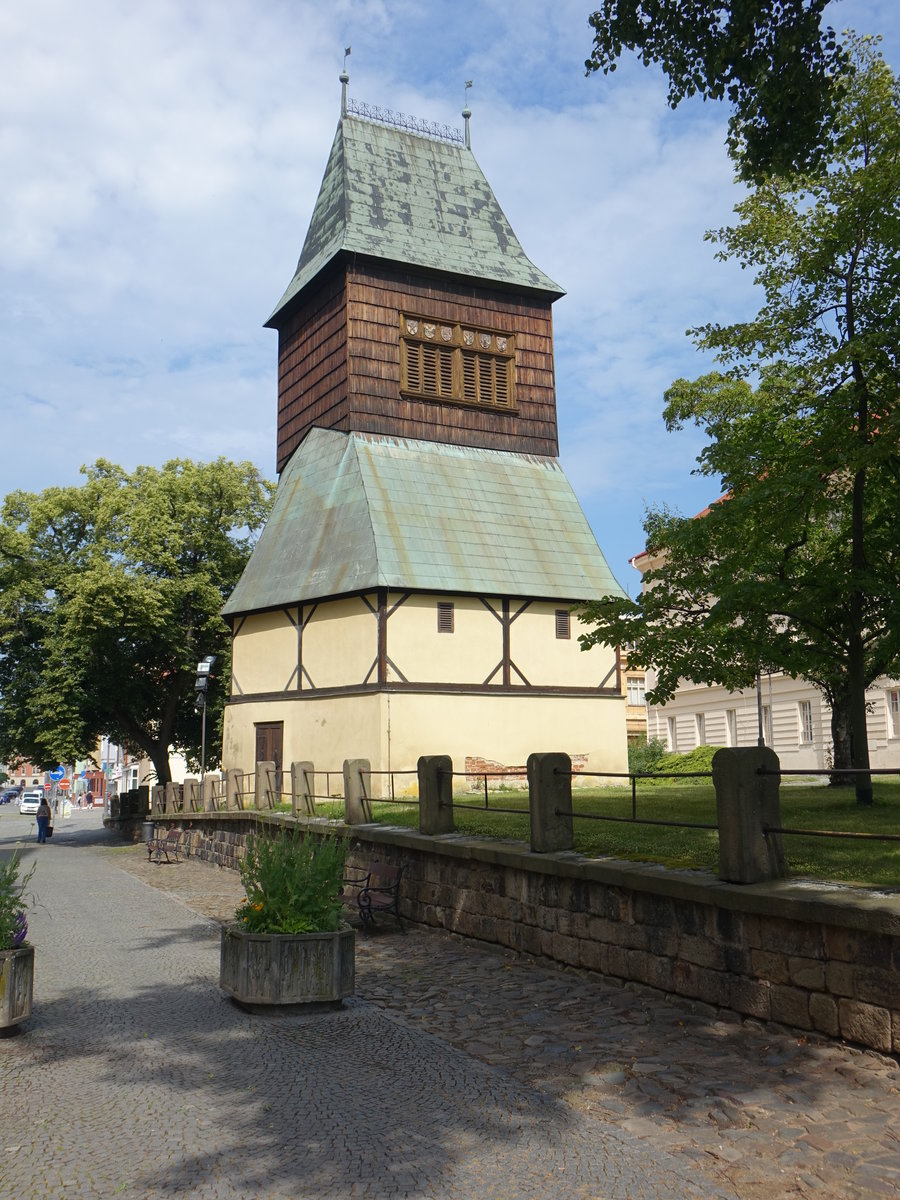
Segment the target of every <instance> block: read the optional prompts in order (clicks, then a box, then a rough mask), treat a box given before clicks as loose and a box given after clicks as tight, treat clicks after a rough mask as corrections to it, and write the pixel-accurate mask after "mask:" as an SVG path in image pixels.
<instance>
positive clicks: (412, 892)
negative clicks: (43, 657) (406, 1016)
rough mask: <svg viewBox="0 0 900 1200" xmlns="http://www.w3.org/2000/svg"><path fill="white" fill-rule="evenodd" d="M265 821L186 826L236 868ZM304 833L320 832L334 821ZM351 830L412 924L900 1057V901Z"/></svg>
mask: <svg viewBox="0 0 900 1200" xmlns="http://www.w3.org/2000/svg"><path fill="white" fill-rule="evenodd" d="M263 819H264V820H265V821H266V823H267V824H276V823H278V824H282V823H283V824H286V825H293V824H294V821H293V820H292V819H291V818H289V817H266V818H263ZM259 820H260V818H259V817H247V816H245V815H243V814H230V813H219V814H210V815H209V816H198V817H195V818H193V819H190V820H185V821H184V822H183V824H184V825H185V826H186V827H187V828H188V829H189V830H190V840H191V844H192V853H194V854H196V856H197V857H199V858H201V859H205V860H207V861H209V862H214V863H217V864H218V865H220V866H223V867H230V868H233V869H234V868H237V866H238V865H239V862H240V859H241V856H242V854H243V846H244V842H245V839H246V836H247V834H248V833H249V832H251V831H252V830H253V829H254V828H256V827H257V826H258V823H259ZM297 823H298V824H300V825H301V826H302V827H304V828H306V829H308V830H310V832H320V831H321V830H322V828H323V826H326V825H328V824H329V823H328V822H324V821H299V822H297ZM334 824H335V826H336V828H337V829H339V830H342V829H343V828H344V827H343V825H342V824H341V823H334ZM351 836H352V849H351V853H350V857H349V860H348V861H349V862H350V863H351V864H352V865H354V866H364V865H365V864H366V863H368V862H373V861H376V860H381V861H385V862H393V863H400V862H405V863H407V864H408V871H407V875H406V877H405V878H406V881H407V882H406V884H405V888H404V890H405V895H404V897H403V901H402V910H403V913H404V916H405V917H408V918H409V919H410V920H411V921H415V922H419V923H421V924H424V925H432V926H437V927H439V928H442V929H447V930H449V931H451V932H453V933H456V934H460V935H462V936H464V937H472V938H477V939H479V940H481V941H484V942H492V943H495V944H498V945H500V946H505V947H509V948H510V949H513V950H516V951H520V952H522V953H524V954H530V955H535V956H541V957H545V958H549V959H553V960H555V961H557V962H560V963H566V964H570V965H572V966H577V967H583V968H586V969H588V970H592V971H599V972H601V973H602V974H604V975H606V976H610V977H612V978H615V979H619V980H623V981H624V980H633V981H636V982H639V983H642V984H646V985H648V986H650V987H653V988H657V989H658V990H659V991H661V992H664V993H667V994H670V995H674V996H677V997H681V998H686V999H689V1000H692V1001H695V1002H697V1003H699V1004H703V1005H708V1006H710V1010H711V1012H714V1011H716V1010H719V1009H725V1010H729V1011H731V1012H735V1013H738V1014H740V1015H742V1016H745V1017H752V1018H756V1019H759V1020H762V1021H773V1022H777V1023H778V1024H780V1025H786V1026H790V1027H792V1028H794V1029H799V1030H809V1031H815V1032H817V1033H820V1034H823V1035H826V1036H828V1037H833V1038H843V1039H846V1040H847V1041H851V1042H856V1043H859V1044H861V1045H863V1046H868V1047H871V1048H872V1049H876V1050H880V1051H884V1052H889V1053H894V1054H897V1053H900V982H898V981H900V896H897V895H885V894H878V893H873V892H869V891H863V890H857V889H853V888H845V887H836V886H835V887H828V886H826V885H812V884H804V883H802V882H798V881H786V880H778V881H774V882H773V881H770V882H765V883H757V884H749V885H740V884H730V883H723V882H721V881H719V880H717V879H715V878H714V877H713V876H712V875H707V874H706V873H704V872H679V871H670V870H666V869H665V868H662V867H654V866H648V865H642V864H637V863H625V862H616V861H612V860H607V859H599V860H598V859H585V858H582V857H581V856H580V855H577V854H573V853H562V854H534V853H532V852H531V851H529V850H528V849H527V848H526V847H525V846H524V845H522V844H520V843H506V842H494V841H487V840H481V839H476V838H467V837H461V836H458V835H449V836H445V837H427V836H424V835H422V834H418V833H414V832H411V831H409V830H405V829H397V828H391V827H387V826H377V825H367V826H364V827H355V828H354V829H353V831H352V835H351Z"/></svg>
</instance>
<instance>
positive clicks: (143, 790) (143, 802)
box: [137, 783, 150, 821]
mask: <svg viewBox="0 0 900 1200" xmlns="http://www.w3.org/2000/svg"><path fill="white" fill-rule="evenodd" d="M137 815H138V816H140V817H141V818H142V819H143V820H145V821H146V819H147V817H148V816H149V815H150V787H149V785H148V784H146V783H141V784H138V788H137Z"/></svg>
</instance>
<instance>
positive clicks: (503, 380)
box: [494, 358, 509, 408]
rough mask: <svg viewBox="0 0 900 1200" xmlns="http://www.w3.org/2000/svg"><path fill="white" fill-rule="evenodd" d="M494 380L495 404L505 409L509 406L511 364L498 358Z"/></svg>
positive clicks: (495, 364)
mask: <svg viewBox="0 0 900 1200" xmlns="http://www.w3.org/2000/svg"><path fill="white" fill-rule="evenodd" d="M494 379H495V385H496V386H495V393H494V403H495V404H499V405H501V406H502V407H503V408H505V407H506V406H507V404H509V364H508V361H507V360H506V359H505V358H498V359H497V360H496V362H495V363H494Z"/></svg>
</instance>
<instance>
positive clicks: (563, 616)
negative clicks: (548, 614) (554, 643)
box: [556, 608, 572, 639]
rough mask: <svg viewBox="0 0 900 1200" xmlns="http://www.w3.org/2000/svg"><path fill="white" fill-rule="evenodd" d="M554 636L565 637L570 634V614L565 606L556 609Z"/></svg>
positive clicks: (568, 636)
mask: <svg viewBox="0 0 900 1200" xmlns="http://www.w3.org/2000/svg"><path fill="white" fill-rule="evenodd" d="M556 636H557V637H558V638H565V639H568V638H570V637H571V636H572V614H571V613H570V612H569V610H568V609H567V608H558V609H557V610H556Z"/></svg>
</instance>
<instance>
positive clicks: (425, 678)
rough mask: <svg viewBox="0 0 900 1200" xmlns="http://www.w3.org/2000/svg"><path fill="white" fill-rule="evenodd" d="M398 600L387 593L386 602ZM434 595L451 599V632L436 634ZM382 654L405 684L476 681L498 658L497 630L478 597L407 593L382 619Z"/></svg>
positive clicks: (500, 647)
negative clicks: (384, 639)
mask: <svg viewBox="0 0 900 1200" xmlns="http://www.w3.org/2000/svg"><path fill="white" fill-rule="evenodd" d="M398 599H399V596H398V595H391V597H390V598H389V600H388V607H390V606H391V604H395V603H396V602H397V600H398ZM438 600H441V601H448V600H449V601H451V602H452V603H453V633H438V628H437V605H438ZM493 603H495V604H496V605H498V606H499V601H497V600H495V601H494V602H493ZM387 654H388V658H390V659H391V661H392V662H393V663H394V664H395V665H396V667H397V669H398V670H399V671H400V672H402V674H403V676H404V677H405V678H406V679H407V680H409V682H410V683H413V682H415V683H477V684H481V683H483V682H484V681H485V679H486V678H487V677H488V675H490V673H491V672H492V671H493V669H494V668H495V667H496V666H497V664H498V663H499V662H500V659H501V658H502V655H503V630H502V627H501V625H500V622H499V621H498V620H497V618H496V617H493V616H492V615H491V614H490V613H489V612H488V611H487V609H486V608H485V607H484V605H483V604H482V603H481V601H480V600H478V599H475V598H472V597H468V596H447V595H442V596H427V595H424V596H410V597H409V598H408V599H407V600H406V601H404V603H403V604H401V605H400V607H399V608H398V609H397V610H396V611H395V612H394V613H393V614H392V615H391V617H390V619H389V620H388V623H387ZM392 678H393V679H396V678H397V676H396V674H394V673H393V672H392V671H391V670H390V668H389V669H388V679H389V680H390V679H392ZM499 681H500V673H499V672H498V674H497V679H496V682H499Z"/></svg>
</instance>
